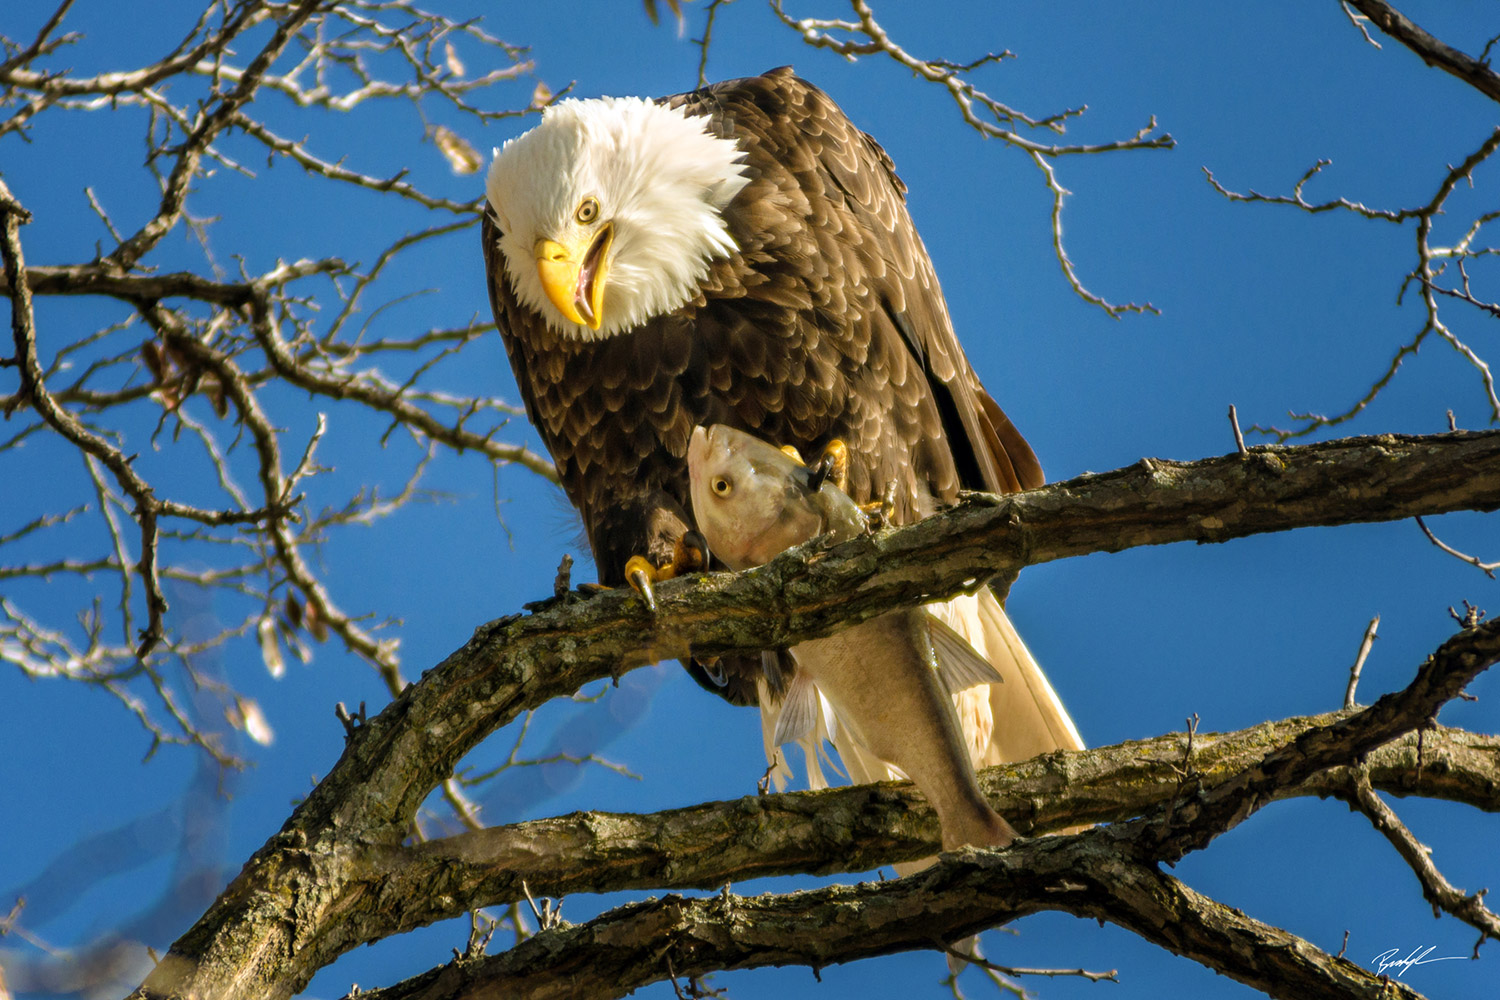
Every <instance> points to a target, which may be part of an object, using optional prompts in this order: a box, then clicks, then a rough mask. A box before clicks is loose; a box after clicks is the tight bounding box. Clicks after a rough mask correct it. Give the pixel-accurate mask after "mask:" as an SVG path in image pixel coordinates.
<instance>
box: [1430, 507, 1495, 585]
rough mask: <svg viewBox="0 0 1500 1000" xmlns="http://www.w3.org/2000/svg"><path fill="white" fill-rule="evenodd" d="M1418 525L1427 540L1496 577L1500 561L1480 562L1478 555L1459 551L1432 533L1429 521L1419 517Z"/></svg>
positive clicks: (1486, 573)
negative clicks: (1428, 525) (1428, 524)
mask: <svg viewBox="0 0 1500 1000" xmlns="http://www.w3.org/2000/svg"><path fill="white" fill-rule="evenodd" d="M1417 527H1419V528H1421V529H1422V534H1424V535H1426V536H1427V540H1428V541H1429V542H1431V543H1432V544H1433V545H1436V546H1437V547H1438V548H1440V549H1442V550H1443V551H1444V552H1446V553H1448V554H1449V555H1450V556H1452V557H1453V558H1455V559H1458V560H1460V561H1462V562H1466V563H1468V564H1469V565H1470V566H1474V567H1477V568H1478V569H1481V570H1483V571H1484V575H1485V576H1487V577H1489V578H1490V579H1491V580H1493V579H1495V570H1497V569H1500V562H1491V563H1487V562H1480V561H1479V559H1478V557H1476V556H1471V555H1466V554H1465V553H1462V552H1460V551H1458V550H1457V549H1455V548H1453V547H1452V546H1450V545H1447V544H1445V543H1444V542H1443V540H1442V539H1441V538H1438V536H1436V535H1434V534H1433V533H1432V529H1431V528H1429V527H1427V522H1426V521H1423V520H1422V519H1421V518H1420V517H1418V518H1417Z"/></svg>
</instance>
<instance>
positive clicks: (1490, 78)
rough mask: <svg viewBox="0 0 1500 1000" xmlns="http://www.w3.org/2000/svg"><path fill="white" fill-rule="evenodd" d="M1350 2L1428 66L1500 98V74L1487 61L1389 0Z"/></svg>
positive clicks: (1487, 95) (1487, 94)
mask: <svg viewBox="0 0 1500 1000" xmlns="http://www.w3.org/2000/svg"><path fill="white" fill-rule="evenodd" d="M1348 3H1349V5H1350V6H1351V7H1355V8H1357V9H1358V10H1359V12H1360V13H1361V14H1363V15H1364V16H1365V17H1368V18H1369V19H1370V21H1371V22H1372V23H1373V24H1374V25H1375V26H1376V27H1377V28H1379V29H1380V30H1381V31H1383V32H1385V33H1386V34H1387V35H1390V36H1391V37H1392V38H1394V39H1396V41H1398V42H1400V43H1401V44H1402V45H1405V46H1406V47H1407V48H1409V49H1411V50H1412V51H1413V52H1415V53H1416V54H1417V55H1419V56H1421V57H1422V61H1423V62H1424V63H1426V64H1427V65H1429V66H1436V67H1437V68H1438V69H1440V70H1442V71H1443V72H1445V73H1450V74H1452V75H1453V76H1456V77H1458V78H1459V79H1460V80H1462V81H1463V82H1464V83H1467V84H1468V85H1469V86H1471V87H1473V88H1474V89H1475V90H1477V91H1479V92H1480V93H1481V94H1483V95H1485V96H1486V97H1488V98H1489V99H1490V100H1492V101H1500V74H1496V73H1495V71H1494V70H1492V69H1490V67H1489V64H1488V63H1487V62H1482V61H1480V60H1478V59H1475V58H1474V57H1473V56H1471V55H1468V54H1467V53H1465V52H1460V51H1459V50H1458V49H1455V48H1453V47H1452V46H1451V45H1448V44H1447V43H1446V42H1444V41H1443V40H1442V39H1440V38H1435V37H1433V36H1432V35H1429V34H1428V33H1427V32H1426V31H1424V30H1422V28H1421V27H1420V26H1419V25H1417V24H1416V23H1414V22H1413V21H1411V20H1410V19H1409V18H1407V16H1406V15H1405V14H1403V13H1401V12H1400V11H1399V10H1397V9H1396V8H1394V7H1392V6H1391V5H1390V4H1388V3H1386V2H1385V0H1348Z"/></svg>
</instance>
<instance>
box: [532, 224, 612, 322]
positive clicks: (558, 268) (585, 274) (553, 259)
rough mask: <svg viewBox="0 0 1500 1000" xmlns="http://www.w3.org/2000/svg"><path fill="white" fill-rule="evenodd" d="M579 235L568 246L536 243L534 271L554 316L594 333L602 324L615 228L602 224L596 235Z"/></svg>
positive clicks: (548, 242) (546, 241) (543, 242)
mask: <svg viewBox="0 0 1500 1000" xmlns="http://www.w3.org/2000/svg"><path fill="white" fill-rule="evenodd" d="M580 235H581V238H579V239H577V240H575V241H574V242H573V243H572V244H571V245H569V244H566V243H559V242H557V241H556V240H547V239H543V240H537V242H536V270H537V274H538V275H540V276H541V279H542V289H543V290H544V291H545V292H546V293H547V298H549V299H551V300H552V304H553V305H555V306H557V311H558V312H560V313H562V314H563V315H564V316H566V317H567V318H568V319H569V320H571V321H573V322H574V323H577V324H578V325H579V326H586V327H588V328H589V329H590V330H597V329H599V325H600V324H601V323H602V322H603V321H604V308H603V307H604V285H605V282H606V280H607V279H608V278H609V248H610V244H611V243H613V242H614V239H615V228H614V226H613V225H612V224H610V223H608V222H606V223H604V224H603V225H602V226H600V227H599V228H598V230H597V231H595V232H592V233H589V232H584V233H582V234H580ZM589 237H592V238H591V239H590V238H589Z"/></svg>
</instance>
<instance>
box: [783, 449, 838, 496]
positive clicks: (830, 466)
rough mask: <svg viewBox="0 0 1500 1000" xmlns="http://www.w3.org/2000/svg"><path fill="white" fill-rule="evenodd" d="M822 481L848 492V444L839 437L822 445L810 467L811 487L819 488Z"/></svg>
mask: <svg viewBox="0 0 1500 1000" xmlns="http://www.w3.org/2000/svg"><path fill="white" fill-rule="evenodd" d="M783 450H785V449H783ZM824 482H830V483H832V484H833V485H835V486H837V487H838V488H839V489H840V490H843V491H844V492H846V493H847V492H848V489H849V446H848V445H846V444H844V442H843V440H842V439H840V438H834V439H833V440H832V441H830V442H828V444H826V445H824V446H823V454H822V455H820V456H819V457H818V461H817V462H816V463H815V464H814V465H813V467H812V478H811V480H810V483H811V486H812V488H813V489H814V490H818V489H821V488H822V486H823V483H824Z"/></svg>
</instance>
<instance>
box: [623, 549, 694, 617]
mask: <svg viewBox="0 0 1500 1000" xmlns="http://www.w3.org/2000/svg"><path fill="white" fill-rule="evenodd" d="M707 568H708V542H706V541H704V539H703V536H702V535H700V534H698V532H696V531H689V532H685V533H684V534H683V535H682V536H681V537H679V538H678V539H677V541H676V542H675V543H674V544H673V546H672V560H671V562H668V563H667V564H666V565H664V566H657V565H655V564H654V563H652V562H651V560H650V559H647V558H646V557H645V556H631V557H630V558H629V559H628V560H626V562H625V582H627V583H629V584H630V586H631V587H632V588H633V589H634V590H635V592H636V593H638V594H640V595H641V600H643V601H645V602H646V607H648V608H650V609H651V613H652V614H655V613H656V592H655V591H654V590H653V584H656V583H660V582H661V581H662V580H670V579H672V578H673V577H677V576H682V575H683V574H684V573H700V572H702V571H703V570H705V569H707Z"/></svg>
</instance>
